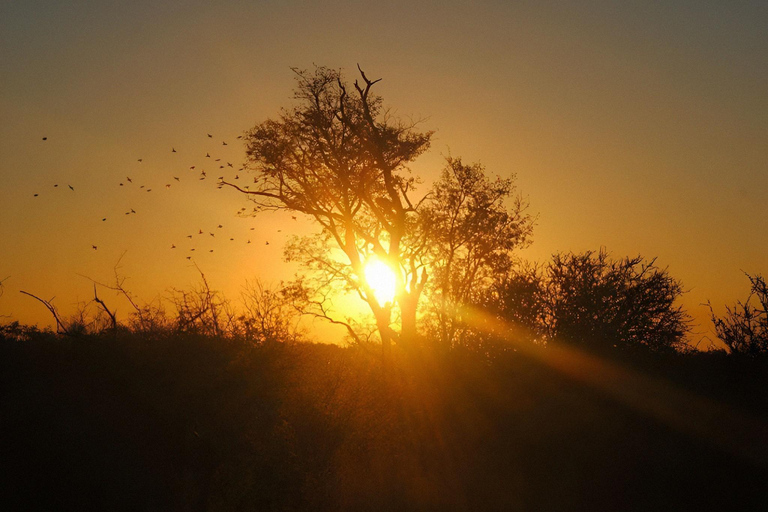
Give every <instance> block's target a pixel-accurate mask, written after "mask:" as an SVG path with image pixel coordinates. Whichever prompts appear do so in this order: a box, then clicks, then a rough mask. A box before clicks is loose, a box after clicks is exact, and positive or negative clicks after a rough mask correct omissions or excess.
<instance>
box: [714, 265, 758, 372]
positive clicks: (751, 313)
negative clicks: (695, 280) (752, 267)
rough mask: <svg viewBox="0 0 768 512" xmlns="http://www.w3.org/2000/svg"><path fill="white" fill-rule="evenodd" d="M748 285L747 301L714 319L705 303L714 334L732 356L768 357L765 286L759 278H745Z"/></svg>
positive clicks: (728, 308)
mask: <svg viewBox="0 0 768 512" xmlns="http://www.w3.org/2000/svg"><path fill="white" fill-rule="evenodd" d="M746 275H747V278H748V279H749V282H750V285H751V286H750V293H749V296H748V297H747V300H745V301H744V302H741V301H739V302H737V303H736V305H735V306H733V307H731V306H726V313H725V316H723V317H718V316H716V315H715V313H714V311H713V310H712V305H711V304H709V303H707V305H708V306H709V311H710V314H711V317H712V323H714V325H715V334H716V335H717V337H718V338H719V339H720V340H721V341H722V342H723V343H725V345H726V346H727V347H728V350H730V352H731V353H732V354H739V355H746V356H750V357H757V356H761V355H765V354H768V286H767V285H766V282H765V279H764V278H763V277H762V276H761V275H757V276H754V277H753V276H751V275H749V274H746Z"/></svg>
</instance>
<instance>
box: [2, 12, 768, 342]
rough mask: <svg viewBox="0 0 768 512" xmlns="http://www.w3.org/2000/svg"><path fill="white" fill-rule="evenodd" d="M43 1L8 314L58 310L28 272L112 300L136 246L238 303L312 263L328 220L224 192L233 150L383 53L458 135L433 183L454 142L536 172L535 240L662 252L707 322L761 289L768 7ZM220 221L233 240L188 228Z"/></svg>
mask: <svg viewBox="0 0 768 512" xmlns="http://www.w3.org/2000/svg"><path fill="white" fill-rule="evenodd" d="M27 4H28V3H26V2H6V3H4V4H2V6H0V73H1V74H0V76H1V77H2V80H1V82H0V83H2V89H0V119H2V123H0V173H1V176H2V185H0V279H3V278H5V277H6V276H10V277H9V278H8V279H7V280H6V281H5V286H6V290H5V294H4V295H3V296H2V297H0V315H8V316H10V317H11V318H13V319H19V320H21V321H23V322H31V323H34V322H40V323H41V324H48V323H49V321H50V319H49V317H48V316H47V312H46V311H45V310H44V309H43V307H42V306H41V305H40V304H38V303H36V302H35V301H33V300H32V299H30V298H28V297H25V296H22V295H21V294H19V293H18V291H19V290H26V291H29V292H31V293H34V294H36V295H40V296H42V297H44V298H51V297H53V296H55V297H56V299H55V302H56V304H57V305H58V306H59V308H60V309H61V310H62V311H64V312H68V311H71V309H72V304H73V303H75V302H76V301H78V300H89V299H90V298H91V296H92V289H91V284H90V282H89V281H88V280H87V279H86V278H83V277H80V275H86V276H89V277H91V278H93V279H97V280H102V281H109V280H110V279H111V276H112V268H113V266H114V265H115V264H116V262H117V260H118V258H119V257H120V255H121V254H122V253H123V252H125V256H124V257H123V260H122V269H121V272H122V273H123V275H125V276H127V277H128V278H129V279H128V281H127V282H126V286H127V287H128V288H129V289H130V290H131V291H133V292H134V293H135V294H137V295H139V296H140V297H142V298H145V299H147V300H148V299H151V298H152V297H154V296H157V295H159V294H163V293H165V290H168V289H170V288H173V287H176V288H185V287H188V286H190V285H191V284H192V283H194V282H196V280H197V276H196V270H195V269H194V267H193V266H191V265H190V261H188V260H186V256H188V255H190V252H189V249H190V248H192V247H193V246H194V247H196V251H195V253H194V256H195V260H196V261H197V263H198V264H199V265H200V268H201V269H202V270H203V271H204V272H205V273H206V275H207V276H208V277H209V279H210V281H211V283H212V285H213V286H214V287H215V288H218V289H221V290H223V291H224V292H225V293H227V294H228V295H229V296H230V297H232V298H236V297H237V295H238V293H239V288H240V286H241V285H242V284H243V281H244V280H245V279H246V278H252V277H260V278H262V279H265V280H267V281H275V280H279V279H281V278H285V279H287V278H290V277H291V275H292V273H293V271H294V269H291V268H289V267H287V266H286V265H285V264H284V263H283V262H282V245H283V242H284V241H285V239H286V236H287V235H289V234H291V233H293V232H296V231H300V232H308V231H307V230H309V229H310V228H311V226H309V225H307V224H305V223H303V222H301V221H292V220H291V219H290V217H289V216H276V215H272V214H263V215H260V216H259V217H256V218H251V219H242V218H238V217H237V216H236V215H235V212H236V211H237V210H238V209H239V208H241V207H243V206H248V203H247V202H246V201H244V200H243V198H242V197H240V196H238V195H237V193H236V192H234V191H227V190H221V191H220V190H217V189H216V187H215V185H214V181H215V178H216V176H218V175H220V173H218V166H217V165H215V164H214V163H213V162H210V160H214V159H215V158H221V159H222V162H219V163H218V164H221V163H224V162H227V161H229V162H232V163H233V164H235V165H236V166H237V164H239V163H240V162H241V161H242V156H243V151H242V147H241V145H240V144H239V141H237V140H236V136H237V135H239V134H241V133H242V132H243V131H244V130H246V129H248V128H250V127H251V126H253V125H254V124H256V123H257V122H260V121H262V120H264V119H266V118H267V117H270V116H274V115H275V114H276V112H277V111H278V109H279V107H281V106H287V105H290V101H291V100H290V96H291V89H292V87H293V75H292V73H291V72H290V70H289V67H291V66H297V67H311V66H312V64H313V63H318V64H322V65H326V66H329V67H338V68H343V69H344V70H345V71H346V72H347V73H348V74H349V75H351V74H352V72H353V70H354V67H355V64H356V63H358V62H359V63H360V64H361V65H362V66H363V68H364V69H365V70H366V72H367V73H368V74H369V76H372V77H376V78H379V77H381V78H383V81H382V82H381V83H380V84H379V85H378V86H377V87H378V88H379V93H380V94H382V95H383V96H384V98H385V101H386V103H387V104H388V105H389V106H391V107H393V108H394V109H395V110H396V112H397V114H398V115H401V116H406V117H410V116H412V117H414V118H418V119H421V118H423V119H425V121H424V124H423V127H424V128H425V129H434V130H437V133H436V136H435V139H434V143H433V149H432V151H431V152H430V153H429V154H428V155H426V156H424V157H422V158H421V159H420V160H419V161H418V163H417V165H416V166H415V168H414V170H415V171H416V172H417V173H418V174H420V175H421V176H423V177H424V179H425V182H426V183H425V187H426V184H428V183H429V182H430V181H431V180H432V179H433V178H434V177H436V176H437V173H438V172H439V170H440V168H441V165H442V155H445V154H447V153H448V152H449V151H450V153H451V154H453V155H454V156H461V157H462V158H463V159H464V161H466V162H470V161H480V162H482V163H483V164H485V165H486V166H487V169H488V170H489V172H491V173H493V174H499V175H501V176H509V175H511V174H516V175H517V185H518V188H519V190H520V191H521V192H523V193H524V194H525V195H527V196H528V197H529V198H530V202H531V210H532V212H533V213H538V215H539V221H538V225H537V227H536V230H535V232H534V243H533V245H532V247H531V248H530V249H528V250H526V251H525V253H524V256H526V257H528V258H531V259H540V260H543V259H546V258H548V256H549V255H550V254H552V253H553V252H555V251H558V250H564V251H567V250H574V251H582V250H587V249H598V248H599V247H600V246H605V247H607V249H608V250H609V251H611V252H612V253H613V254H614V255H615V256H617V257H620V256H625V255H636V254H638V253H639V254H642V255H644V256H646V257H653V256H657V257H658V263H659V264H661V265H662V266H667V265H668V266H669V269H670V272H671V273H672V274H673V275H674V276H675V277H677V278H679V279H681V280H682V281H683V283H684V285H685V287H686V288H687V289H689V290H690V292H689V293H688V294H687V295H686V299H685V301H686V306H687V307H688V309H689V310H690V312H691V313H692V314H693V315H694V316H695V317H696V318H698V319H700V320H704V319H705V316H706V309H705V308H703V307H702V306H700V304H701V303H702V302H705V301H706V300H707V299H711V300H712V301H713V303H714V304H716V305H718V306H722V305H723V304H725V303H731V302H733V301H735V300H736V299H739V298H744V297H745V296H746V292H747V288H748V282H747V280H746V278H745V277H743V274H742V271H746V272H750V273H766V272H768V208H766V206H765V198H766V197H768V94H766V84H768V31H766V30H765V27H766V26H768V6H766V4H765V3H764V2H727V3H726V2H684V1H670V2H659V3H656V4H651V3H648V2H627V3H622V6H617V5H615V4H616V3H615V2H580V3H579V5H578V6H572V7H563V6H561V5H559V3H557V2H551V3H549V2H501V1H497V2H492V1H486V2H451V1H440V2H437V1H435V2H419V1H409V2H381V3H367V2H341V1H337V2H232V3H229V4H228V5H226V6H222V5H219V4H218V3H211V2H162V3H159V2H135V3H118V2H96V1H92V2H74V3H73V2H35V3H34V5H31V3H30V4H29V5H27ZM207 133H211V134H213V135H214V137H213V138H208V137H207V136H206V134H207ZM42 137H47V138H48V140H47V141H42ZM222 141H226V142H228V145H227V146H223V145H222ZM172 147H173V148H175V149H176V150H177V152H176V153H171V148H172ZM206 152H209V153H210V154H211V155H212V157H214V158H211V159H206V158H204V155H205V153H206ZM139 158H142V160H143V162H142V163H139V162H138V161H137V160H138V159H139ZM192 165H195V166H196V170H195V171H190V170H189V167H190V166H192ZM201 167H202V168H205V169H206V170H207V172H208V173H209V178H208V179H207V180H202V181H201V180H199V179H198V178H199V173H198V172H197V171H199V170H200V168H201ZM127 176H130V177H132V179H133V184H132V185H131V186H128V184H127V183H126V177H127ZM174 176H176V177H179V178H180V181H175V180H174V179H173V177H174ZM120 182H123V183H124V186H123V187H120V186H119V183H120ZM54 184H58V185H59V186H58V187H57V188H54V187H53V185H54ZM166 184H171V187H170V188H169V189H166V187H165V185H166ZM67 185H72V186H73V187H74V188H75V190H74V191H71V190H70V189H69V188H67ZM140 185H145V189H140V188H139V186H140ZM146 188H152V192H145V190H146ZM35 193H38V194H39V197H33V194H35ZM130 208H134V209H135V210H136V212H137V213H136V214H132V215H125V212H126V211H129V209H130ZM104 217H106V218H107V220H106V221H102V220H101V219H102V218H104ZM219 224H222V225H223V226H224V227H223V228H221V229H219V228H217V227H216V226H218V225H219ZM250 228H253V230H251V229H250ZM199 229H203V230H204V231H205V232H206V233H208V232H214V233H215V234H216V237H215V238H214V237H210V236H209V235H204V236H198V235H195V237H194V238H193V239H192V240H191V241H190V240H189V239H187V238H186V235H188V234H192V233H197V232H198V230H199ZM278 230H282V231H280V232H278ZM229 238H235V240H234V241H230V240H229ZM248 239H251V241H252V243H251V244H246V241H247V240H248ZM266 241H270V245H269V246H267V245H265V242H266ZM171 244H175V245H176V246H177V248H176V249H171V248H170V247H171ZM92 245H96V246H97V247H98V250H93V249H92ZM211 248H213V249H214V252H213V253H210V252H207V251H208V250H210V249H211ZM108 298H109V297H107V299H108ZM118 309H119V311H118V313H119V314H120V313H123V314H127V313H128V309H127V308H126V307H125V305H124V304H123V305H121V306H120V307H119V308H118ZM708 330H709V326H708V325H707V324H706V323H703V325H702V326H700V327H699V329H698V331H699V332H701V333H702V335H704V334H706V333H707V331H708ZM699 337H700V336H699Z"/></svg>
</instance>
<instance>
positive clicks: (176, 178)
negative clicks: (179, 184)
mask: <svg viewBox="0 0 768 512" xmlns="http://www.w3.org/2000/svg"><path fill="white" fill-rule="evenodd" d="M173 179H175V180H176V181H181V180H180V179H179V178H178V177H177V176H174V177H173Z"/></svg>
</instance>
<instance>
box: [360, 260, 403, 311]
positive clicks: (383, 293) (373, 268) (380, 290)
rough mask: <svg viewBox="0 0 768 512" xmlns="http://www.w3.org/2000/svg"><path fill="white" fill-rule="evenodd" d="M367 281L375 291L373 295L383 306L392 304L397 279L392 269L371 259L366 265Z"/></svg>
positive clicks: (379, 261)
mask: <svg viewBox="0 0 768 512" xmlns="http://www.w3.org/2000/svg"><path fill="white" fill-rule="evenodd" d="M365 280H366V282H367V283H368V286H370V287H371V288H372V289H373V295H374V296H375V297H376V300H377V301H378V302H379V304H381V305H382V306H383V305H385V304H387V303H392V301H393V300H394V298H395V289H396V287H397V277H396V276H395V273H394V272H393V271H392V269H391V268H390V267H389V265H387V264H386V263H384V262H383V261H381V260H379V259H377V258H371V259H370V260H368V263H366V264H365Z"/></svg>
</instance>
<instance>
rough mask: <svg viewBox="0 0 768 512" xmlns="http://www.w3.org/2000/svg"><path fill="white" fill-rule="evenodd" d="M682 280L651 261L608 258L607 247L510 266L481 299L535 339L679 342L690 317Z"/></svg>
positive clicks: (600, 343) (660, 345)
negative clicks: (541, 262) (684, 303)
mask: <svg viewBox="0 0 768 512" xmlns="http://www.w3.org/2000/svg"><path fill="white" fill-rule="evenodd" d="M682 293H683V288H682V285H681V283H680V282H679V281H677V280H675V279H674V278H672V277H671V276H670V275H669V272H668V271H667V270H666V269H662V268H659V267H658V266H656V263H655V259H652V260H650V261H648V260H645V259H644V258H642V257H641V256H637V257H634V258H629V257H628V258H622V259H619V260H612V259H610V257H609V255H608V253H607V252H605V251H604V250H600V251H598V252H594V251H587V252H584V253H581V254H576V253H558V254H555V255H554V256H553V257H552V260H551V261H550V262H548V263H547V264H546V265H544V266H541V267H535V266H533V267H527V268H523V269H515V270H514V271H513V272H512V273H511V274H510V275H508V276H507V277H506V278H505V279H504V280H503V281H501V282H499V283H498V284H496V285H495V286H494V287H493V290H492V293H490V294H489V296H488V297H487V298H486V305H488V306H491V307H493V308H494V309H495V310H496V312H497V314H499V315H500V316H502V317H504V318H505V320H507V321H509V322H511V323H512V324H516V325H519V326H522V327H524V329H522V332H525V333H527V335H528V336H531V337H532V338H533V339H535V340H538V341H540V342H562V343H570V344H574V345H579V346H582V347H584V348H591V349H597V350H606V349H608V350H611V349H619V350H627V349H635V348H641V347H645V348H649V349H652V350H656V351H659V350H670V349H675V348H679V347H680V346H681V344H682V343H683V342H682V339H683V336H684V335H685V333H686V332H687V331H688V329H689V317H688V315H687V313H686V312H685V311H684V310H683V308H682V306H681V305H679V304H677V302H678V299H679V298H680V297H681V295H682Z"/></svg>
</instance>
